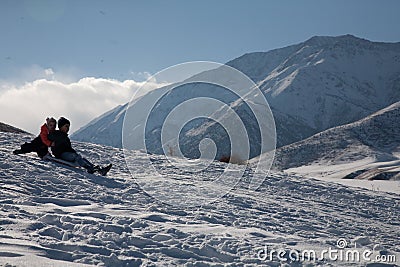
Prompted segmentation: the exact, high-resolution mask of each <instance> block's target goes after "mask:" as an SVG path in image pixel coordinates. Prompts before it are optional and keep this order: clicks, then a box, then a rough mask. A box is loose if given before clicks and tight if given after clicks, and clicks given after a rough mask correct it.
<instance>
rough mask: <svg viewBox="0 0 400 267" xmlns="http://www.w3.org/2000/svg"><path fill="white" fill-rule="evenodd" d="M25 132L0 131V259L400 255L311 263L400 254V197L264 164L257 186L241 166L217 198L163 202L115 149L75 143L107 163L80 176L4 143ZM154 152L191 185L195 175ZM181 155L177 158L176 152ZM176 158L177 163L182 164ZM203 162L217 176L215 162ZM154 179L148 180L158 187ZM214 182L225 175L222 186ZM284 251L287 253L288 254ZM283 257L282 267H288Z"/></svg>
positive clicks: (40, 262)
mask: <svg viewBox="0 0 400 267" xmlns="http://www.w3.org/2000/svg"><path fill="white" fill-rule="evenodd" d="M30 138H31V136H27V135H18V134H12V133H0V159H1V161H0V188H1V190H0V265H1V266H81V265H82V266H85V265H86V264H89V265H96V264H97V265H100V266H139V265H143V266H171V265H180V266H244V265H246V264H247V266H254V265H261V264H264V265H268V266H282V265H284V264H288V265H289V266H302V265H303V264H304V265H307V264H308V263H310V262H291V261H290V260H289V261H287V262H285V261H284V260H279V259H278V258H277V256H276V255H275V256H274V257H273V258H272V261H269V260H268V261H264V260H263V259H262V258H261V259H258V258H257V254H258V253H259V251H260V249H262V248H265V246H268V248H269V249H276V250H277V249H284V250H285V252H290V250H291V249H296V250H297V251H301V250H304V249H306V248H308V249H315V250H317V251H321V250H322V249H328V248H329V247H331V248H332V249H335V248H336V242H337V241H338V239H339V238H345V239H346V240H347V242H348V247H349V248H350V247H351V248H352V247H354V244H355V243H357V248H358V249H360V250H365V249H371V250H372V249H374V255H376V254H377V253H378V254H381V255H397V262H394V263H393V262H392V263H391V265H389V264H388V265H385V264H383V263H375V264H372V263H369V262H365V261H362V262H360V263H354V262H342V261H333V260H329V259H325V260H324V261H317V262H315V263H313V262H311V263H312V264H313V265H324V266H326V265H329V266H354V265H364V266H371V267H372V266H393V264H400V262H399V259H400V249H399V248H400V242H399V240H400V234H399V233H400V231H399V230H400V206H399V205H400V201H399V200H400V196H399V194H388V193H384V192H378V191H371V190H365V189H355V188H351V187H346V186H342V185H339V184H335V183H326V182H323V181H318V180H313V179H309V178H304V179H300V178H299V177H296V176H289V175H287V174H279V173H275V174H271V175H269V176H268V177H266V179H265V181H264V183H263V184H262V185H261V187H260V188H259V189H258V190H257V191H249V190H247V189H246V188H245V186H246V185H247V180H248V179H251V176H252V174H251V173H252V172H251V170H249V171H248V172H246V174H245V175H244V177H243V179H242V180H241V182H240V183H239V184H238V185H237V186H236V187H235V188H234V189H233V190H231V191H230V192H229V193H228V194H227V195H226V196H224V197H223V198H221V199H219V200H218V201H216V202H214V203H211V204H208V205H204V206H203V207H200V208H195V209H194V208H177V207H173V206H166V205H163V204H162V203H159V202H157V201H156V200H154V199H152V198H151V197H149V195H148V194H146V193H144V192H143V191H142V190H141V188H139V187H138V185H137V183H135V180H134V179H133V178H132V177H131V176H130V174H129V172H128V170H127V168H126V165H125V162H124V156H123V154H122V151H121V149H118V148H112V147H107V146H102V145H94V144H89V143H77V142H75V143H73V145H74V146H75V147H76V148H77V150H78V151H80V152H81V153H82V155H84V156H85V157H87V158H90V159H92V160H93V161H94V162H96V163H102V164H104V163H107V162H109V161H112V162H113V164H114V168H113V169H112V170H111V171H110V173H109V176H108V177H101V176H96V175H89V174H86V173H84V172H81V171H77V170H71V169H66V168H64V167H61V166H57V165H53V164H52V163H50V162H44V161H41V160H39V159H38V158H36V157H35V156H34V155H33V154H32V155H24V156H16V155H12V154H11V151H12V150H13V149H14V148H15V147H17V146H18V145H19V144H20V143H22V142H24V141H27V140H29V139H30ZM133 155H134V158H135V161H134V162H133V163H132V164H134V167H135V168H134V169H135V178H138V177H145V178H146V179H152V177H151V176H149V170H148V169H146V168H144V167H143V166H146V165H145V164H143V163H144V161H145V160H147V156H146V155H145V154H143V153H141V152H139V151H135V152H133ZM154 159H158V162H159V164H160V165H161V166H162V167H163V170H165V171H166V172H168V173H169V174H170V175H172V177H173V176H174V175H176V180H180V179H181V180H182V182H184V183H187V184H188V185H189V186H190V185H191V184H192V185H193V186H194V185H195V184H196V183H197V181H196V180H194V179H193V174H190V173H181V172H179V170H177V168H176V167H174V166H171V164H170V163H168V162H165V161H164V159H163V157H162V156H154ZM177 161H178V162H179V160H178V159H177ZM181 163H182V164H185V162H183V161H182V162H181ZM212 166H214V167H212V168H211V169H210V170H208V171H207V172H204V175H205V176H206V178H207V177H208V178H209V179H213V178H215V176H216V175H217V173H218V170H219V168H224V167H225V164H224V163H218V162H216V163H215V165H212ZM155 186H156V185H155ZM221 186H222V185H221ZM285 259H288V257H287V256H286V257H285ZM288 265H285V266H288Z"/></svg>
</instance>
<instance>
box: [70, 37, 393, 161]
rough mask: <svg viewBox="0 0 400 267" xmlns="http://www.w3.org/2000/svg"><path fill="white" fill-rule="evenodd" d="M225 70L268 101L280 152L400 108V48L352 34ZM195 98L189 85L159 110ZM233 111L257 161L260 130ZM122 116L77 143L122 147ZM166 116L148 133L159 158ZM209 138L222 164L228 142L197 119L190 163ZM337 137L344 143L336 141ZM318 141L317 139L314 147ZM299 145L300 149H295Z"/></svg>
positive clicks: (94, 125)
mask: <svg viewBox="0 0 400 267" xmlns="http://www.w3.org/2000/svg"><path fill="white" fill-rule="evenodd" d="M227 65H229V66H232V67H234V68H236V69H238V70H240V71H242V72H243V73H244V74H246V75H247V76H249V77H250V78H251V79H252V80H253V81H254V82H255V83H256V84H257V85H258V86H259V88H260V89H261V91H262V92H263V94H264V95H265V96H266V98H267V100H268V103H269V105H270V107H271V110H272V112H273V115H274V118H275V124H276V130H277V147H278V148H279V147H285V146H287V145H290V144H293V143H296V142H299V141H301V140H304V141H306V140H308V139H307V138H309V137H311V136H313V135H315V134H317V133H320V132H323V131H325V130H327V129H329V128H332V127H337V126H340V125H344V124H348V123H352V122H355V121H358V120H361V119H363V118H365V119H366V120H371V117H369V116H370V115H371V114H373V113H374V112H378V111H379V110H381V109H384V108H386V107H388V106H390V105H391V104H393V103H395V102H397V101H400V43H380V42H371V41H368V40H364V39H360V38H357V37H354V36H352V35H345V36H338V37H313V38H311V39H309V40H307V41H305V42H303V43H300V44H296V45H292V46H289V47H285V48H281V49H276V50H272V51H269V52H257V53H249V54H245V55H243V56H241V57H239V58H237V59H234V60H232V61H230V62H228V63H227ZM215 72H218V70H215ZM215 74H218V73H215ZM201 89H202V90H203V91H204V90H205V91H207V89H204V88H201ZM157 90H165V88H164V89H163V88H161V89H157ZM157 90H155V91H157ZM210 92H211V93H212V96H213V97H215V98H223V97H224V94H225V93H224V92H223V90H217V89H212V90H211V89H210ZM152 94H154V91H153V92H150V93H148V94H147V95H145V96H143V97H141V98H140V99H138V100H137V103H139V104H140V103H141V104H143V105H144V104H145V103H146V101H148V99H150V98H151V95H152ZM198 95H199V87H198V86H191V87H190V86H189V87H187V88H185V91H184V93H180V94H178V93H177V94H175V95H174V99H171V101H164V105H165V106H163V107H161V108H160V109H159V111H160V112H164V111H165V112H167V111H169V110H171V108H172V106H169V105H176V103H179V102H180V101H182V100H184V99H188V98H190V97H191V96H193V97H195V96H198ZM228 104H229V105H231V106H233V104H234V101H228ZM233 108H234V110H235V112H236V113H237V114H239V116H240V118H241V119H242V120H243V121H244V124H245V126H246V129H247V130H248V134H249V139H250V143H251V144H250V146H251V153H250V158H253V157H256V156H257V155H259V154H260V153H261V152H262V151H260V147H259V142H260V140H259V132H257V125H256V124H255V122H254V120H252V119H251V116H250V117H249V116H248V110H247V109H246V106H245V105H242V103H239V104H238V103H235V105H234V107H233ZM125 109H126V105H124V106H119V107H116V108H115V109H113V110H111V111H109V112H107V113H105V114H103V115H102V116H100V117H99V118H97V119H95V120H93V121H92V122H90V123H89V124H87V125H86V126H84V127H82V128H81V129H79V130H78V131H76V132H75V133H74V134H73V135H72V138H73V139H75V140H78V141H86V142H93V143H98V144H105V145H111V146H115V147H121V145H122V141H121V140H122V138H121V132H122V130H121V129H122V123H123V118H124V112H125ZM188 112H191V111H189V110H188ZM138 116H140V115H138ZM221 116H222V115H221ZM373 116H376V115H373ZM162 117H163V116H161V115H160V117H159V118H157V120H155V121H153V122H150V125H151V126H152V129H150V131H151V132H152V133H154V134H153V135H150V136H149V139H150V141H151V142H150V143H151V144H152V152H155V153H160V152H161V150H160V149H161V143H160V142H159V140H158V139H160V138H159V135H160V134H159V132H160V129H161V126H162V120H160V118H162ZM374 118H375V117H374ZM140 123H143V121H141V120H139V119H138V124H140ZM357 123H358V122H357ZM346 127H349V126H346ZM339 129H341V128H339ZM346 129H347V128H346ZM354 129H355V128H354ZM334 131H339V130H338V129H336V130H334ZM360 131H361V130H360ZM346 133H347V134H348V133H349V130H348V131H346ZM321 134H322V133H321ZM323 134H324V135H325V132H324V133H323ZM344 135H345V134H344ZM352 136H353V135H352ZM204 137H211V138H213V139H216V141H217V142H216V143H217V144H218V145H219V147H218V149H219V152H218V153H217V156H216V157H217V158H218V157H221V156H222V155H226V154H227V153H229V145H228V144H229V136H227V135H226V134H223V132H222V131H221V129H219V128H218V125H216V124H214V125H212V124H211V126H210V122H209V121H207V120H198V121H196V122H193V123H192V124H190V125H189V126H188V127H186V128H185V129H184V131H183V133H182V135H181V140H180V143H181V144H182V149H183V150H184V151H185V156H188V157H193V158H196V157H198V156H199V150H198V145H199V142H200V140H202V139H203V138H204ZM335 137H338V138H339V136H332V138H335ZM353 137H354V138H353ZM353 137H352V139H351V140H350V139H349V142H350V143H349V146H351V143H353V144H354V145H356V144H359V143H360V142H361V143H362V142H365V141H366V140H364V139H363V140H359V139H358V138H361V136H353ZM313 138H314V139H312V140H316V139H315V137H313ZM371 138H372V137H371ZM305 139H306V140H305ZM309 141H310V140H309ZM325 141H326V140H324V142H325ZM315 142H317V141H315ZM376 144H379V143H376ZM294 145H295V144H294ZM297 145H299V144H298V143H296V146H297ZM303 147H305V145H303ZM337 147H338V148H339V147H341V146H339V145H338V146H337ZM285 149H286V150H285V151H286V152H287V153H288V154H287V155H285V156H284V158H282V159H280V163H279V164H281V165H282V166H283V165H285V164H289V163H288V162H290V164H294V165H296V164H297V163H295V162H296V161H292V158H293V157H296V156H295V155H296V153H297V152H293V153H292V152H290V151H295V148H294V147H293V148H291V147H286V148H285ZM314 150H315V148H314V149H312V151H310V153H314V152H315V151H314ZM278 151H279V150H278ZM282 151H284V150H282ZM374 151H375V150H374ZM375 152H376V151H375ZM375 152H371V153H375ZM161 153H162V152H161ZM291 153H292V154H291ZM303 153H307V152H303ZM385 153H386V152H385ZM278 154H279V153H278ZM279 155H281V154H279ZM385 155H386V154H385ZM316 156H318V155H308V156H306V157H305V158H303V159H302V160H301V161H302V162H303V163H306V162H308V161H309V160H311V159H313V158H314V157H316ZM386 156H387V155H386ZM285 162H286V163H285ZM279 164H278V165H279Z"/></svg>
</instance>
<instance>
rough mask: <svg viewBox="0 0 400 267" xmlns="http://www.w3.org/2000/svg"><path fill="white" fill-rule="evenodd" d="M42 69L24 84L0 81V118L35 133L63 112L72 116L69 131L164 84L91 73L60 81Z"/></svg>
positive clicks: (48, 70) (51, 73) (49, 70)
mask: <svg viewBox="0 0 400 267" xmlns="http://www.w3.org/2000/svg"><path fill="white" fill-rule="evenodd" d="M42 73H43V74H44V75H45V77H47V78H45V79H44V78H43V79H37V80H34V81H32V82H27V83H25V84H23V85H20V84H18V83H16V84H10V83H3V84H0V87H1V90H0V121H1V122H4V123H8V124H11V125H13V126H16V127H19V128H22V129H24V130H27V131H28V132H31V133H33V134H37V133H38V131H39V127H40V125H41V124H43V123H44V120H45V118H46V117H48V116H53V117H56V118H59V117H60V116H65V117H66V118H69V119H70V120H71V133H72V132H73V131H75V130H77V129H79V128H80V127H81V126H83V125H85V124H86V123H88V122H89V121H90V120H92V119H94V118H95V117H97V116H99V115H101V114H102V113H104V112H106V111H108V110H110V109H112V108H114V107H115V106H117V105H120V104H125V103H127V102H129V101H130V100H131V98H132V97H133V96H134V95H135V97H138V96H141V95H143V94H145V93H147V92H149V91H150V90H153V89H155V88H158V87H161V86H163V85H165V84H160V83H157V82H156V81H149V82H147V83H146V82H136V81H134V80H125V81H118V80H113V79H103V78H93V77H87V78H82V79H80V80H78V81H76V82H65V81H64V82H63V81H59V80H57V78H56V77H57V75H55V74H54V71H53V70H52V69H45V70H44V72H42ZM50 79H51V80H50ZM144 84H146V85H145V86H144V87H143V88H141V87H142V86H143V85H144ZM139 88H141V89H140V90H139ZM138 90H139V91H138Z"/></svg>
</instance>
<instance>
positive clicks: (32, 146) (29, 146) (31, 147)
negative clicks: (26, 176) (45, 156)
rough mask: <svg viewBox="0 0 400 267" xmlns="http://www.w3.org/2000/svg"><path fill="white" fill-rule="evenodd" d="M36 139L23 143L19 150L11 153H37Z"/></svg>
mask: <svg viewBox="0 0 400 267" xmlns="http://www.w3.org/2000/svg"><path fill="white" fill-rule="evenodd" d="M37 141H38V140H37V137H36V138H35V139H33V140H32V141H30V142H29V143H28V142H25V144H22V145H21V149H16V150H14V151H13V153H14V154H16V155H17V154H26V153H30V152H36V151H37V143H38V142H37Z"/></svg>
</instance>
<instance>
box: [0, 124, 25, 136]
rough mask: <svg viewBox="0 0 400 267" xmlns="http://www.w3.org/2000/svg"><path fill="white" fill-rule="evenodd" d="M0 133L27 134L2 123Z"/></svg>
mask: <svg viewBox="0 0 400 267" xmlns="http://www.w3.org/2000/svg"><path fill="white" fill-rule="evenodd" d="M0 132H6V133H21V134H27V132H25V131H23V130H21V129H18V128H16V127H14V126H11V125H8V124H5V123H2V122H0Z"/></svg>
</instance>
